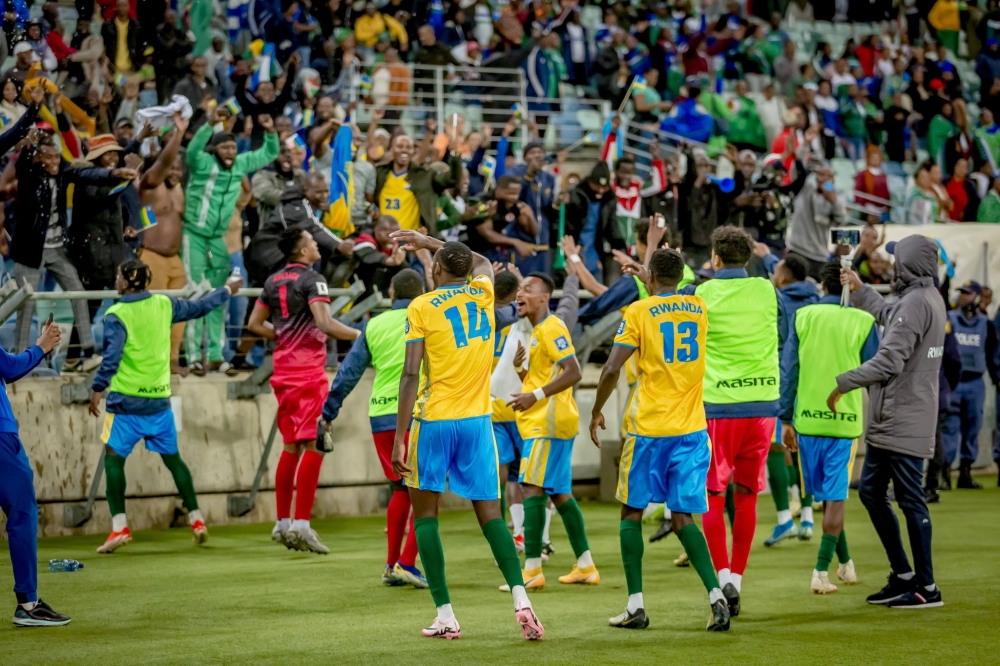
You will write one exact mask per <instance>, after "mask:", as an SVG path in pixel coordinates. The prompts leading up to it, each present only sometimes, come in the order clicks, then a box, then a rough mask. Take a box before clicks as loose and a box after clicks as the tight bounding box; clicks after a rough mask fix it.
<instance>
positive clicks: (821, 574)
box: [810, 569, 837, 594]
mask: <svg viewBox="0 0 1000 666" xmlns="http://www.w3.org/2000/svg"><path fill="white" fill-rule="evenodd" d="M810 587H811V588H812V591H813V594H833V593H834V592H836V591H837V586H836V585H834V584H833V583H831V582H830V574H828V573H827V572H825V571H816V570H815V569H814V570H813V578H812V585H810Z"/></svg>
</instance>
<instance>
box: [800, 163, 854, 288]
mask: <svg viewBox="0 0 1000 666" xmlns="http://www.w3.org/2000/svg"><path fill="white" fill-rule="evenodd" d="M814 174H815V181H816V182H815V183H812V182H809V181H806V184H805V185H803V187H802V190H801V191H800V192H799V194H798V196H796V197H795V203H794V206H793V207H794V209H795V212H794V213H792V220H791V224H790V225H789V228H788V241H787V245H788V253H789V254H796V255H798V256H800V257H802V258H803V259H805V260H806V261H807V262H808V263H809V275H810V276H812V277H813V278H815V279H816V280H817V281H820V280H822V276H821V272H822V270H823V265H824V264H826V261H827V258H828V257H829V256H830V246H829V239H830V229H832V228H833V227H838V226H844V225H845V224H846V220H847V216H846V213H845V210H844V201H843V199H842V198H841V197H840V196H839V195H838V194H837V190H836V187H835V186H834V182H833V180H834V176H833V169H832V168H831V167H830V165H829V164H827V163H825V162H824V163H823V164H822V165H821V166H820V167H819V168H817V169H816V170H815V172H814Z"/></svg>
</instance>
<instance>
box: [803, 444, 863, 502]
mask: <svg viewBox="0 0 1000 666" xmlns="http://www.w3.org/2000/svg"><path fill="white" fill-rule="evenodd" d="M798 440H799V467H800V468H801V470H802V483H803V485H804V486H805V488H803V492H805V493H809V494H811V495H812V496H813V497H814V498H815V499H817V500H819V501H821V502H823V501H826V502H838V501H843V500H846V499H847V490H848V487H849V486H850V482H851V467H852V465H853V463H854V450H855V449H854V447H855V446H856V442H857V440H856V439H837V438H836V437H819V436H815V435H802V434H800V435H799V436H798Z"/></svg>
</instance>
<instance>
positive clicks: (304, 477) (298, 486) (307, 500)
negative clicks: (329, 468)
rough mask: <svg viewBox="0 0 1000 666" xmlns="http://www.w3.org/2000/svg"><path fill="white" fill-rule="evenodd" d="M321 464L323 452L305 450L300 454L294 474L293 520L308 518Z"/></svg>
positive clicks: (314, 496) (314, 497)
mask: <svg viewBox="0 0 1000 666" xmlns="http://www.w3.org/2000/svg"><path fill="white" fill-rule="evenodd" d="M322 465H323V454H321V453H319V452H318V451H306V452H304V453H303V454H302V460H301V461H299V469H298V472H297V473H296V474H295V520H309V514H310V513H312V507H313V501H315V499H316V486H317V484H319V468H320V467H321V466H322Z"/></svg>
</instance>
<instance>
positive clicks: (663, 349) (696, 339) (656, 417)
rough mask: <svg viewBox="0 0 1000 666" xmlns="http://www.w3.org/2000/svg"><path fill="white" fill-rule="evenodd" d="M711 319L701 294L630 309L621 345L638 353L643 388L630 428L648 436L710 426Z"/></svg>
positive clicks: (628, 418) (632, 407) (628, 414)
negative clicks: (706, 390) (706, 389)
mask: <svg viewBox="0 0 1000 666" xmlns="http://www.w3.org/2000/svg"><path fill="white" fill-rule="evenodd" d="M707 331H708V315H707V308H706V307H705V301H703V300H702V299H701V298H700V297H699V296H694V295H691V296H686V295H679V294H668V295H663V296H650V297H649V298H645V299H643V300H641V301H637V302H635V303H633V304H631V305H630V306H628V308H627V309H626V310H625V318H624V319H623V320H622V323H621V326H620V327H619V328H618V334H617V335H616V336H615V344H616V345H619V346H623V347H629V348H631V349H635V350H636V352H635V354H634V355H633V356H637V357H638V359H637V369H638V372H637V375H638V376H637V387H636V390H635V391H634V392H633V394H632V398H631V400H630V401H629V405H628V407H627V408H626V411H625V424H624V429H625V430H626V431H627V432H629V433H632V434H635V435H640V436H644V437H673V436H677V435H686V434H689V433H693V432H698V431H699V430H704V429H705V428H706V427H707V424H706V421H705V407H704V402H703V399H702V398H703V388H702V386H703V380H704V376H705V335H706V333H707Z"/></svg>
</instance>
